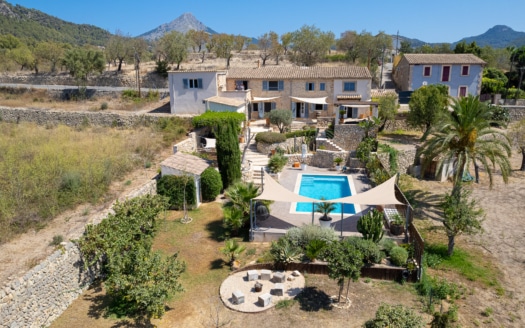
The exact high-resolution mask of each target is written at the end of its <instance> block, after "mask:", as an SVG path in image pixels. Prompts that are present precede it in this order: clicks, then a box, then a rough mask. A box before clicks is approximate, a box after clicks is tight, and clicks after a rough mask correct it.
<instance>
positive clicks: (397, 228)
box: [389, 213, 405, 236]
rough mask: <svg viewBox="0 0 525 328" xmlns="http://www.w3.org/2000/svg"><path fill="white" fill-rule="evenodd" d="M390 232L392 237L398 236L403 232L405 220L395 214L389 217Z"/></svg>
mask: <svg viewBox="0 0 525 328" xmlns="http://www.w3.org/2000/svg"><path fill="white" fill-rule="evenodd" d="M389 226H390V232H391V233H392V234H393V235H394V236H399V235H400V234H402V233H403V232H405V220H403V218H402V217H401V215H399V213H396V214H394V215H392V216H391V217H390V224H389Z"/></svg>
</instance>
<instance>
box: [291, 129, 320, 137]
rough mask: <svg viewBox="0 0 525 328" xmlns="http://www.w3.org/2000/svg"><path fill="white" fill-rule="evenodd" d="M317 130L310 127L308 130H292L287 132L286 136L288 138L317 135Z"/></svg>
mask: <svg viewBox="0 0 525 328" xmlns="http://www.w3.org/2000/svg"><path fill="white" fill-rule="evenodd" d="M316 132H317V130H316V129H315V128H314V129H308V130H297V131H292V132H287V133H285V135H286V138H287V139H290V138H294V137H295V138H298V137H313V136H315V134H316Z"/></svg>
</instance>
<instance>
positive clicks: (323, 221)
mask: <svg viewBox="0 0 525 328" xmlns="http://www.w3.org/2000/svg"><path fill="white" fill-rule="evenodd" d="M321 200H325V198H324V197H321ZM315 205H316V206H315V211H316V212H317V213H321V214H322V216H321V217H320V218H319V224H320V225H321V227H322V228H330V224H331V223H332V218H331V217H330V216H328V215H329V214H330V213H332V212H333V211H334V210H335V204H334V203H330V202H320V203H317V204H315Z"/></svg>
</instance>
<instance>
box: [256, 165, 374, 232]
mask: <svg viewBox="0 0 525 328" xmlns="http://www.w3.org/2000/svg"><path fill="white" fill-rule="evenodd" d="M299 173H303V174H304V173H306V174H332V175H342V174H344V175H348V176H350V177H351V178H352V181H353V184H354V188H355V191H356V192H357V193H361V192H364V191H366V190H368V189H370V188H372V187H371V183H370V179H368V177H367V176H366V175H365V174H363V173H356V174H350V173H342V172H336V171H330V170H329V169H325V168H318V167H312V166H308V167H307V169H306V170H304V171H303V170H301V169H297V168H292V167H291V166H286V167H285V168H284V170H283V172H281V176H280V178H279V183H280V184H281V185H282V186H284V187H285V188H286V189H288V190H292V191H293V190H294V188H295V185H296V182H297V175H298V174H299ZM292 205H294V203H290V202H285V201H283V202H274V203H273V204H272V205H271V206H270V216H269V217H268V218H267V219H266V220H263V221H257V223H256V224H257V228H256V229H254V236H253V237H254V239H253V240H254V241H259V242H261V241H271V240H277V239H278V238H279V237H280V236H282V235H284V234H285V233H286V230H288V229H289V228H291V227H300V226H302V225H305V224H312V213H308V214H296V213H291V212H292ZM360 207H361V212H358V213H356V214H354V215H348V214H346V215H343V229H342V230H343V231H342V235H343V236H353V235H355V236H361V234H360V233H359V232H357V220H358V219H359V217H360V216H361V214H364V213H366V212H367V211H368V210H369V208H370V207H369V206H367V205H360ZM314 216H315V219H314V224H315V225H319V218H320V217H321V214H320V213H315V214H314ZM330 216H331V217H332V224H331V226H332V228H333V229H334V230H335V231H336V232H338V233H340V232H341V214H340V213H338V214H331V215H330Z"/></svg>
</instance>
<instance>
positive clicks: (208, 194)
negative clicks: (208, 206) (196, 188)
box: [201, 167, 222, 202]
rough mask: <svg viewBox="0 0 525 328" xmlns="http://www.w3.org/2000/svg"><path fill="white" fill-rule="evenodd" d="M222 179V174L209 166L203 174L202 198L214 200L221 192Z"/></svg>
mask: <svg viewBox="0 0 525 328" xmlns="http://www.w3.org/2000/svg"><path fill="white" fill-rule="evenodd" d="M221 190H222V179H221V174H220V173H219V171H217V170H216V169H215V168H213V167H208V168H207V169H206V170H204V172H202V174H201V192H202V200H203V201H205V202H211V201H214V200H215V198H217V196H218V195H219V194H220V193H221Z"/></svg>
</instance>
